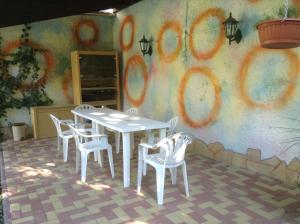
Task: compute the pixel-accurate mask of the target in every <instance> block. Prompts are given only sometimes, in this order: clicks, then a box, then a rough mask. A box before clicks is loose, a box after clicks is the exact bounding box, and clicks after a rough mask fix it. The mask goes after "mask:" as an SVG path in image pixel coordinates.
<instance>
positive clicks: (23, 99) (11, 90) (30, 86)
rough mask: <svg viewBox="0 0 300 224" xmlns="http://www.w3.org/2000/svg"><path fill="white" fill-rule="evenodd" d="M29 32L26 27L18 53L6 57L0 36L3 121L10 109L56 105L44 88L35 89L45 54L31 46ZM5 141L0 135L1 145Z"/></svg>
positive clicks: (27, 26)
mask: <svg viewBox="0 0 300 224" xmlns="http://www.w3.org/2000/svg"><path fill="white" fill-rule="evenodd" d="M30 29H31V27H30V26H29V25H28V24H25V26H24V28H23V29H22V34H21V38H20V40H21V44H20V46H19V47H18V49H17V51H16V52H15V53H11V54H7V55H5V54H4V53H3V51H2V42H3V38H2V36H1V34H0V96H1V100H0V120H1V119H3V118H4V117H6V116H7V114H6V111H7V109H10V108H17V109H20V108H22V107H27V108H28V109H29V108H30V107H32V106H42V105H49V104H52V103H53V101H52V100H51V99H50V98H49V97H48V95H47V93H46V92H45V86H44V84H42V85H36V82H37V81H38V79H39V72H40V70H41V68H40V64H39V61H38V59H37V58H38V57H37V56H38V55H37V54H38V53H43V52H45V51H46V50H45V49H41V48H37V47H32V46H31V45H30V44H29V36H30ZM7 58H10V60H9V59H7ZM9 66H16V67H17V68H18V69H17V73H16V74H14V75H13V74H10V73H9ZM24 83H26V87H24ZM2 137H3V135H2V133H0V142H1V141H2Z"/></svg>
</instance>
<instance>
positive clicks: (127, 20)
mask: <svg viewBox="0 0 300 224" xmlns="http://www.w3.org/2000/svg"><path fill="white" fill-rule="evenodd" d="M127 23H128V24H130V26H131V35H130V40H129V42H128V44H125V43H124V40H123V32H124V28H125V25H126V24H127ZM134 33H135V27H134V19H133V16H131V15H129V16H126V18H125V19H124V20H123V22H122V25H121V30H120V35H119V39H120V46H121V49H122V50H123V51H128V50H129V49H130V48H131V47H132V45H133V40H134Z"/></svg>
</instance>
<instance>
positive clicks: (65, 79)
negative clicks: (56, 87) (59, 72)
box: [61, 71, 73, 103]
mask: <svg viewBox="0 0 300 224" xmlns="http://www.w3.org/2000/svg"><path fill="white" fill-rule="evenodd" d="M70 83H71V85H72V74H71V72H70V71H67V72H65V74H64V77H63V80H62V83H61V87H62V90H63V93H64V96H65V98H66V99H67V100H68V102H70V103H71V102H73V97H72V96H70V94H69V93H68V91H69V85H70Z"/></svg>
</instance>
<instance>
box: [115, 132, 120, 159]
mask: <svg viewBox="0 0 300 224" xmlns="http://www.w3.org/2000/svg"><path fill="white" fill-rule="evenodd" d="M120 141H121V135H120V132H116V133H115V144H116V152H117V154H119V152H120Z"/></svg>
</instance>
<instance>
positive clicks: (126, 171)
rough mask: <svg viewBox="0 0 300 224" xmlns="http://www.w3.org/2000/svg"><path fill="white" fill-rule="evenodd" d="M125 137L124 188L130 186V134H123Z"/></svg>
mask: <svg viewBox="0 0 300 224" xmlns="http://www.w3.org/2000/svg"><path fill="white" fill-rule="evenodd" d="M122 136H123V138H122V139H123V181H124V183H123V184H124V187H129V186H130V133H128V132H127V133H122Z"/></svg>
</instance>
